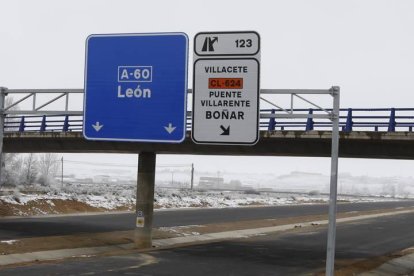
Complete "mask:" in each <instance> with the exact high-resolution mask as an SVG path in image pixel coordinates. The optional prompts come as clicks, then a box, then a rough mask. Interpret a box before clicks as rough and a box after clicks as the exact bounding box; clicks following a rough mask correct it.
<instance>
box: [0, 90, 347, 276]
mask: <svg viewBox="0 0 414 276" xmlns="http://www.w3.org/2000/svg"><path fill="white" fill-rule="evenodd" d="M191 92H192V90H191V89H188V93H191ZM260 92H261V93H260V94H261V97H260V99H261V100H263V101H264V102H266V103H268V104H270V105H272V106H274V107H277V108H278V109H280V110H283V111H284V112H285V114H261V115H260V118H294V119H297V118H322V119H329V120H331V121H332V144H331V175H330V194H329V224H328V236H327V251H326V256H327V257H326V275H328V276H332V275H334V262H335V239H336V211H337V185H338V153H339V103H340V88H339V87H337V86H334V87H332V88H330V89H325V90H322V89H261V90H260ZM72 93H73V94H78V93H83V89H10V90H9V89H7V88H6V87H0V160H1V158H2V154H3V152H2V147H3V136H4V127H3V126H4V119H5V116H6V115H8V114H20V115H24V114H41V115H62V114H65V115H67V114H73V115H82V114H83V112H82V111H69V110H68V103H69V95H70V94H72ZM8 94H27V95H25V96H24V97H22V98H21V99H19V100H18V101H16V102H15V103H13V104H11V105H9V106H4V104H5V97H6V95H8ZM37 94H57V96H55V97H54V98H53V99H52V100H49V101H47V102H46V103H40V104H39V106H38V105H37V100H36V99H37V97H36V95H37ZM278 94H279V95H282V94H285V95H286V94H287V95H290V96H291V104H290V108H289V109H284V108H282V107H280V106H278V105H277V104H275V103H273V102H272V101H269V100H267V99H266V98H265V96H266V95H278ZM318 94H319V95H331V96H332V98H333V108H332V111H329V110H325V109H323V108H321V107H320V106H319V105H317V104H315V103H313V102H312V101H309V100H307V99H306V98H305V97H304V95H318ZM62 98H64V99H65V105H64V108H62V109H59V110H44V108H45V107H47V106H49V105H50V104H52V103H55V102H56V101H58V100H59V99H62ZM295 98H297V99H300V100H302V101H304V102H306V103H308V104H311V105H313V106H315V107H317V108H319V109H320V110H322V111H324V112H325V114H303V113H300V114H298V113H295V112H294V110H293V105H294V99H295ZM30 100H32V105H31V107H32V108H30V109H25V110H11V108H12V107H14V106H16V105H17V104H19V103H21V102H24V101H30ZM189 113H190V112H189ZM1 174H2V168H1V166H0V180H1Z"/></svg>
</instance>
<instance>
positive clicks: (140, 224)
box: [135, 152, 156, 248]
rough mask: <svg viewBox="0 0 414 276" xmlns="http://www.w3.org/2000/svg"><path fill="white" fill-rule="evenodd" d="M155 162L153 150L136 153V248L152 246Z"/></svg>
mask: <svg viewBox="0 0 414 276" xmlns="http://www.w3.org/2000/svg"><path fill="white" fill-rule="evenodd" d="M155 163H156V154H155V153H154V152H141V153H140V154H139V155H138V179H137V201H136V227H135V245H136V246H137V247H138V248H150V247H151V246H152V220H153V214H154V186H155Z"/></svg>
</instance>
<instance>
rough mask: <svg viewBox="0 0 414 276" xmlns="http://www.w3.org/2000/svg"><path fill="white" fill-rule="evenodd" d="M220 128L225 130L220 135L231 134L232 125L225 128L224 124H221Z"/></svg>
mask: <svg viewBox="0 0 414 276" xmlns="http://www.w3.org/2000/svg"><path fill="white" fill-rule="evenodd" d="M220 128H221V130H222V131H223V132H222V133H221V134H220V135H230V126H228V127H227V128H225V127H224V126H223V125H221V126H220Z"/></svg>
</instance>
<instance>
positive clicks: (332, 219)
mask: <svg viewBox="0 0 414 276" xmlns="http://www.w3.org/2000/svg"><path fill="white" fill-rule="evenodd" d="M269 94H272V95H275V94H276V95H277V94H290V95H291V104H290V109H284V108H281V107H279V106H278V105H276V104H274V103H272V102H271V101H268V100H267V99H265V98H264V97H261V100H263V101H265V102H267V103H269V104H271V105H273V106H275V107H277V108H279V109H281V110H284V111H285V113H286V114H268V115H262V116H261V118H295V119H297V118H324V119H329V120H331V121H332V144H331V175H330V191H329V214H328V219H329V224H328V237H327V248H326V275H327V276H333V275H334V268H335V240H336V211H337V194H338V191H337V190H338V189H337V187H338V154H339V100H340V88H339V87H338V86H333V87H332V88H331V89H329V90H320V89H262V90H261V95H269ZM315 94H319V95H323V94H325V95H331V96H332V98H333V101H332V102H333V103H332V111H328V110H325V109H323V108H321V107H320V106H318V105H317V104H315V103H313V102H312V101H309V100H307V99H306V98H305V97H303V96H301V95H315ZM295 98H298V99H300V100H302V101H305V102H307V103H308V104H311V105H313V106H315V107H317V108H319V109H321V110H323V111H324V112H325V113H326V114H295V113H294V111H293V104H294V99H295Z"/></svg>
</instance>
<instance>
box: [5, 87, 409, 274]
mask: <svg viewBox="0 0 414 276" xmlns="http://www.w3.org/2000/svg"><path fill="white" fill-rule="evenodd" d="M189 92H191V91H189ZM276 92H277V93H276ZM82 93H83V91H82V90H81V89H77V90H59V89H55V90H36V91H35V90H8V89H6V88H0V115H2V116H1V117H0V154H1V149H2V148H3V151H4V152H105V153H109V152H113V153H139V159H138V181H137V199H136V214H137V224H136V231H135V234H134V240H135V243H136V244H137V245H138V246H140V247H151V244H152V241H151V239H152V238H151V235H152V234H151V233H152V220H153V203H154V186H155V163H156V154H160V153H168V154H174V153H175V154H203V155H210V154H214V155H258V156H259V155H260V156H277V155H283V156H331V157H332V159H331V181H330V196H329V225H328V239H327V240H328V241H327V262H326V263H327V274H329V275H332V274H333V263H334V255H335V254H334V252H335V232H336V208H337V205H336V202H337V175H338V160H337V159H338V142H339V156H340V157H355V158H392V159H412V158H413V157H414V147H411V146H410V145H411V143H412V141H414V134H413V133H412V128H413V125H414V121H413V119H414V109H411V108H383V109H352V108H347V109H340V108H339V87H332V88H331V89H329V90H290V91H287V90H278V91H276V90H272V89H262V90H261V91H260V99H261V100H262V101H263V102H265V103H266V104H267V105H270V108H267V109H262V110H260V124H259V126H260V139H259V142H258V143H257V144H255V145H254V146H234V145H199V144H195V143H193V142H192V140H191V139H190V135H189V131H187V135H186V139H185V140H184V142H183V143H180V144H163V143H134V142H107V141H88V140H86V139H84V138H83V135H82V133H81V129H82V122H83V118H82V115H83V112H82V110H78V111H73V110H70V109H69V98H70V95H72V94H78V95H81V94H82ZM13 94H15V95H19V97H18V99H13V100H8V99H7V98H8V97H9V98H10V99H11V97H10V95H13ZM42 94H46V95H47V96H49V95H55V96H52V97H51V98H47V97H46V99H47V100H45V102H43V103H42V104H38V103H39V101H38V100H39V99H40V98H41V97H42V96H44V95H42ZM272 94H278V95H279V94H286V95H289V96H290V97H291V99H290V103H291V104H290V108H282V107H280V106H279V105H277V104H275V103H273V101H270V100H269V99H268V98H266V95H272ZM303 94H305V95H311V94H321V95H322V94H325V95H329V96H332V99H333V100H332V101H333V104H332V108H331V109H329V108H323V107H321V106H319V105H317V104H314V103H313V102H312V101H310V100H308V99H306V98H305V97H303V96H302V95H303ZM294 99H299V100H301V101H303V102H306V103H308V104H310V105H311V108H306V109H300V108H299V109H298V108H294V107H293V102H294ZM28 100H31V101H32V102H31V106H30V108H27V107H25V108H26V109H21V108H17V107H18V105H19V104H22V106H24V105H25V104H27V101H28ZM58 101H63V103H62V102H61V103H60V104H61V105H60V107H59V109H58V110H56V109H53V108H55V107H53V105H54V104H57V102H58ZM51 108H52V109H51ZM160 112H162V111H160ZM191 117H192V113H191V111H187V129H190V128H191ZM137 127H138V126H137ZM330 130H331V131H330ZM339 130H341V131H340V133H338V131H339ZM0 158H1V156H0ZM0 179H1V166H0ZM329 272H330V273H329Z"/></svg>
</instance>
